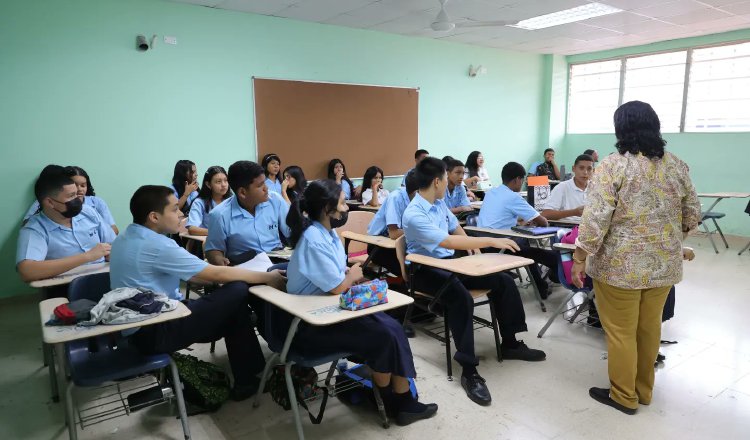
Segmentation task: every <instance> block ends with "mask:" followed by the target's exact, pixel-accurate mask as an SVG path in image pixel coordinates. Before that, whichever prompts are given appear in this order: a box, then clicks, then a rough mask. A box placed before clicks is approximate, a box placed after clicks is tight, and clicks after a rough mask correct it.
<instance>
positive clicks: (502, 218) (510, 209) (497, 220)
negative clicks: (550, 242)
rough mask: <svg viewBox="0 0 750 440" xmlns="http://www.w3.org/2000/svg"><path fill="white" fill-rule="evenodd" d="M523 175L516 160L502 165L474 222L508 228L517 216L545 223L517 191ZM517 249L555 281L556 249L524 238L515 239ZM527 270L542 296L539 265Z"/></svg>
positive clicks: (544, 288)
mask: <svg viewBox="0 0 750 440" xmlns="http://www.w3.org/2000/svg"><path fill="white" fill-rule="evenodd" d="M525 177H526V170H525V169H524V168H523V165H521V164H520V163H516V162H508V163H507V164H505V166H504V167H503V171H502V179H503V184H502V185H500V186H498V187H497V188H495V189H493V190H492V191H490V192H488V193H487V194H486V195H485V197H484V203H483V204H482V209H481V210H480V211H479V217H478V218H477V226H479V227H480V228H492V229H510V228H512V227H513V226H516V225H517V224H518V219H519V218H520V219H521V220H522V221H523V222H524V223H531V224H533V225H535V226H548V225H549V224H548V223H547V219H546V218H544V217H543V216H541V215H539V213H538V212H537V211H536V209H534V208H533V207H532V206H531V205H529V203H528V202H527V201H526V200H524V199H523V198H522V197H520V196H519V195H518V192H519V191H520V190H521V187H522V186H523V181H524V179H525ZM516 242H517V243H518V244H519V245H520V246H521V250H520V251H519V252H517V253H516V255H519V256H521V257H526V258H531V259H532V260H534V261H536V262H537V263H540V264H542V265H544V266H547V267H548V268H549V277H550V279H551V280H552V281H554V282H557V280H558V278H557V253H556V252H554V251H550V250H547V249H540V248H535V247H531V246H529V241H528V240H527V239H525V238H523V239H516ZM529 271H530V272H531V276H532V277H533V278H534V282H535V283H536V286H537V288H539V294H540V295H541V297H542V298H544V299H546V298H547V296H549V293H550V288H549V285H548V284H547V282H546V281H545V280H544V278H542V274H541V272H540V271H539V267H538V266H537V265H536V264H533V265H531V266H530V268H529Z"/></svg>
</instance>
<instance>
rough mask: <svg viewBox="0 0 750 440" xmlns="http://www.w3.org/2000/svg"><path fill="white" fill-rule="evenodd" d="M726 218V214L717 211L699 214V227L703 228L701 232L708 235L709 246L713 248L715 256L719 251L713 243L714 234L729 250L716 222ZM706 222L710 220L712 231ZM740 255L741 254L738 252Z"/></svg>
mask: <svg viewBox="0 0 750 440" xmlns="http://www.w3.org/2000/svg"><path fill="white" fill-rule="evenodd" d="M724 217H726V214H724V213H723V212H717V211H706V212H703V213H701V226H702V227H703V232H705V233H706V235H708V240H709V241H710V242H711V246H713V248H714V252H716V253H717V254H718V253H719V249H718V248H717V247H716V243H714V237H713V235H714V234H717V233H718V234H719V236H720V237H721V240H722V241H723V242H724V246H726V248H727V249H729V243H727V239H726V238H724V232H722V231H721V228H720V227H719V222H717V220H719V219H722V218H724ZM708 220H711V221H712V222H713V223H714V229H713V230H711V229H710V228H709V227H708ZM740 254H742V252H740Z"/></svg>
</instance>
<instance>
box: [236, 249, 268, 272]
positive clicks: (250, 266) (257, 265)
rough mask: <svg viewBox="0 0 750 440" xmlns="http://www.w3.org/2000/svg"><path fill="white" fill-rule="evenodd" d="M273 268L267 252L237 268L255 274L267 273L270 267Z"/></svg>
mask: <svg viewBox="0 0 750 440" xmlns="http://www.w3.org/2000/svg"><path fill="white" fill-rule="evenodd" d="M271 266H273V263H272V262H271V259H270V258H268V255H267V254H266V253H265V252H261V253H259V254H258V255H256V256H255V258H253V259H252V260H248V261H245V262H244V263H242V264H238V265H237V266H235V267H239V268H240V269H245V270H252V271H254V272H266V271H267V270H268V268H269V267H271Z"/></svg>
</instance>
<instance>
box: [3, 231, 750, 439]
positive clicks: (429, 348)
mask: <svg viewBox="0 0 750 440" xmlns="http://www.w3.org/2000/svg"><path fill="white" fill-rule="evenodd" d="M745 243H746V239H741V238H732V239H730V246H731V249H730V250H727V251H722V253H721V254H720V255H715V254H714V252H713V250H712V249H711V247H710V244H709V243H708V241H707V239H706V238H703V237H691V238H690V239H689V240H688V244H689V245H692V246H694V247H695V249H696V254H697V258H696V260H695V261H693V262H691V263H686V270H685V280H684V281H683V282H682V283H681V284H680V285H678V287H677V311H676V317H675V318H674V319H673V320H672V321H670V322H668V323H667V324H666V325H665V326H664V332H663V335H662V336H663V339H668V340H677V341H679V343H678V344H676V345H671V346H665V347H663V348H662V353H664V354H665V355H666V356H667V359H666V362H665V364H664V367H663V368H660V369H658V371H657V375H656V390H655V393H654V400H653V402H652V403H651V405H650V406H642V407H641V408H640V409H639V410H638V414H637V415H635V416H626V415H623V414H621V413H620V412H618V411H616V410H614V409H612V408H609V407H606V406H603V405H601V404H598V403H596V402H595V401H594V400H592V399H591V398H590V397H589V396H588V388H589V387H591V386H606V385H607V362H606V360H604V358H603V356H604V355H605V352H606V347H605V343H604V339H603V334H602V332H601V331H599V330H595V329H590V328H584V327H582V326H580V325H571V324H568V323H567V322H566V321H564V320H562V319H558V320H557V321H555V323H554V324H553V325H552V327H551V328H550V329H549V330H548V332H547V334H546V335H545V336H544V338H543V339H537V337H536V333H537V332H538V331H539V329H540V328H541V327H542V325H543V324H544V322H545V321H546V319H547V317H548V314H543V313H542V312H541V311H540V310H539V307H538V306H537V304H535V303H534V301H533V300H532V294H531V292H530V291H528V292H525V293H523V295H524V298H525V302H526V313H527V322H528V325H529V329H530V331H529V332H528V333H527V334H523V335H521V337H522V338H523V339H525V340H526V342H527V343H528V344H529V345H530V346H532V347H535V348H541V349H544V350H545V351H546V352H547V361H546V362H542V363H536V364H529V363H523V362H519V361H505V362H503V363H498V362H497V361H496V359H495V357H494V356H495V355H494V344H493V340H492V333H491V331H489V330H487V329H484V330H480V331H479V333H478V334H477V338H476V339H477V342H476V346H477V352H478V354H480V355H481V356H482V362H481V364H480V366H479V371H480V373H481V374H482V375H483V376H484V377H485V378H486V379H487V384H488V386H489V388H490V390H491V392H492V396H493V399H494V401H493V404H492V406H490V407H480V406H477V405H475V404H474V403H472V402H471V401H470V400H469V399H468V398H467V397H466V396H465V394H464V392H463V390H462V389H461V386H460V382H459V381H458V380H456V381H455V382H448V381H447V380H446V376H445V365H444V362H445V360H444V350H443V347H442V346H441V345H440V344H439V343H438V342H436V341H434V340H432V339H430V338H428V337H426V336H424V335H422V334H418V335H417V337H416V338H415V339H412V340H411V344H412V350H413V352H414V355H415V363H416V366H417V371H418V373H419V375H420V377H419V379H418V388H419V392H420V396H421V399H422V400H424V401H430V402H436V403H438V404H439V405H440V410H439V412H438V414H437V415H436V416H435V418H433V419H431V420H430V421H426V422H420V423H416V424H413V425H411V426H408V427H404V428H400V427H397V426H392V427H391V428H390V429H388V430H384V429H383V428H382V427H381V426H380V425H379V424H378V419H377V416H376V414H375V413H371V412H367V411H363V410H359V409H352V408H350V407H347V406H345V405H343V404H342V403H340V402H339V401H338V400H337V399H332V400H331V401H330V402H329V406H328V409H327V410H326V414H325V418H324V420H323V423H322V424H321V425H317V426H313V425H311V424H310V423H309V421H308V420H305V421H304V427H305V434H306V436H307V438H308V439H327V440H330V439H348V438H354V439H358V440H366V439H374V438H393V439H402V438H403V439H409V438H411V439H417V438H429V439H431V440H440V439H451V440H453V439H460V438H472V439H477V440H481V439H514V440H522V439H597V440H598V439H601V438H610V439H618V440H619V439H644V438H646V439H678V438H679V439H685V440H687V439H713V438H724V439H742V438H748V432H750V418H748V417H747V415H748V414H750V336H746V335H750V319H748V312H749V311H750V271H748V270H747V268H748V267H749V265H750V253H746V254H743V255H742V256H739V257H738V256H737V251H738V249H740V248H741V247H742V246H744V245H745ZM564 295H565V292H564V291H563V289H562V288H561V287H559V286H557V287H556V289H555V291H554V293H553V295H551V296H550V298H549V299H548V300H547V306H548V309H553V308H554V307H555V305H557V304H559V302H560V301H561V300H562V299H563V297H564ZM35 301H37V298H34V297H23V298H18V300H17V301H6V302H4V303H2V304H1V305H0V359H2V361H0V362H2V364H1V365H2V370H1V371H2V374H0V438H2V439H65V438H67V431H65V430H64V422H63V409H62V404H56V403H52V402H51V400H50V398H49V384H48V378H47V370H46V369H45V368H43V367H42V356H41V351H40V349H39V338H40V335H39V323H38V314H37V313H38V312H37V305H36V302H35ZM192 354H196V355H198V356H199V357H201V358H203V359H206V360H212V361H213V362H216V363H222V364H223V363H225V362H226V353H225V350H224V344H223V343H219V344H218V345H217V352H216V353H215V354H214V355H211V354H209V352H208V344H205V345H197V346H195V347H194V350H193V351H192ZM454 371H455V372H456V374H460V368H458V367H455V370H454ZM190 428H191V431H192V435H193V438H194V439H215V440H218V439H253V440H263V439H292V438H295V432H294V425H293V423H292V420H291V412H284V411H283V410H282V409H281V408H280V407H278V406H277V405H276V404H275V403H273V402H272V401H271V399H270V397H269V396H268V395H264V396H263V399H262V401H261V405H260V407H259V408H257V409H255V410H254V409H252V407H251V403H250V401H245V402H241V403H235V402H228V403H226V404H225V405H224V406H223V407H222V408H221V410H219V411H218V412H216V413H215V414H204V415H198V416H194V417H190ZM79 438H81V439H94V438H108V439H128V440H130V439H136V438H137V439H160V440H165V439H180V438H182V430H181V428H180V424H179V421H178V420H176V419H175V418H174V416H173V413H172V412H171V409H170V407H169V406H166V405H161V406H159V407H152V408H149V409H146V410H144V411H142V412H138V413H135V414H133V415H132V416H130V417H122V418H118V419H115V420H111V421H107V422H104V423H101V424H99V425H95V426H93V427H90V428H87V429H86V430H84V431H79Z"/></svg>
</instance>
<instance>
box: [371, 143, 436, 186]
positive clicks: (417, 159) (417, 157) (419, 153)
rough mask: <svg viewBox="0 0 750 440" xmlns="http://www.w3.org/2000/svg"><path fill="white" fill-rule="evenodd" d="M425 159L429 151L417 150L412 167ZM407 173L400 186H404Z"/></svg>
mask: <svg viewBox="0 0 750 440" xmlns="http://www.w3.org/2000/svg"><path fill="white" fill-rule="evenodd" d="M425 157H430V152H429V151H427V150H424V149H419V150H417V151H415V152H414V166H415V167H416V166H417V165H418V164H419V162H421V161H422V159H424V158H425ZM413 169H414V167H412V168H409V171H411V170H413ZM409 171H407V172H406V173H404V178H403V179H401V186H406V174H408V173H409ZM363 188H365V187H364V186H363Z"/></svg>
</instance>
